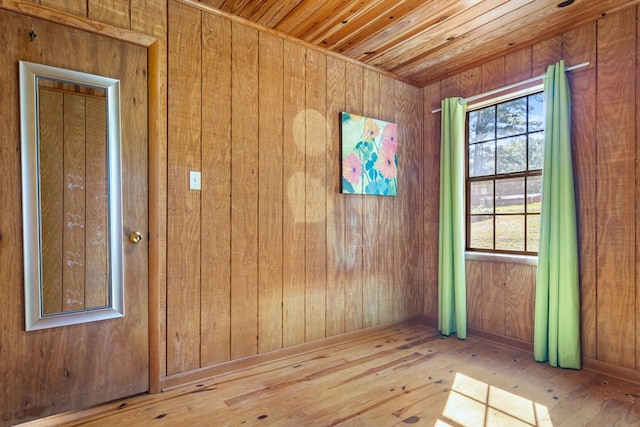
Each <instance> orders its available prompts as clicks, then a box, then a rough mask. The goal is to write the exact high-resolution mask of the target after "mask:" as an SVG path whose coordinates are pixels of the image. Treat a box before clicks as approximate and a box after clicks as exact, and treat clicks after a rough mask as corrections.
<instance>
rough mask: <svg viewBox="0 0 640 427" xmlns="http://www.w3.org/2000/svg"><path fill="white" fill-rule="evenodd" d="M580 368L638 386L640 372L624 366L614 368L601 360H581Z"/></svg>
mask: <svg viewBox="0 0 640 427" xmlns="http://www.w3.org/2000/svg"><path fill="white" fill-rule="evenodd" d="M582 368H583V369H584V370H586V371H591V372H597V373H599V374H602V375H607V376H610V377H613V378H617V379H620V380H624V381H628V382H630V383H634V384H639V385H640V371H638V370H636V369H631V368H625V367H624V366H616V365H613V364H611V363H607V362H603V361H601V360H596V359H590V358H586V357H585V358H583V359H582Z"/></svg>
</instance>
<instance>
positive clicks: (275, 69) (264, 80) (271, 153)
mask: <svg viewBox="0 0 640 427" xmlns="http://www.w3.org/2000/svg"><path fill="white" fill-rule="evenodd" d="M258 59H259V64H260V75H259V78H260V81H259V88H260V97H259V105H258V108H259V114H260V123H259V132H260V137H259V139H260V142H259V153H258V158H259V162H260V167H259V171H258V176H259V196H258V200H259V207H258V231H259V238H258V257H259V258H258V265H259V281H258V287H259V293H258V352H259V353H264V352H266V351H270V350H276V349H279V348H282V206H283V194H282V170H283V165H282V164H283V152H282V148H283V145H282V143H283V120H284V117H283V78H282V76H283V64H284V47H283V41H282V39H280V38H278V37H275V36H271V35H269V34H267V33H264V32H261V33H260V40H259V58H258ZM323 130H324V129H323Z"/></svg>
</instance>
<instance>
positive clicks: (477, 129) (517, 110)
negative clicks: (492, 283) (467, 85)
mask: <svg viewBox="0 0 640 427" xmlns="http://www.w3.org/2000/svg"><path fill="white" fill-rule="evenodd" d="M542 104H543V97H542V94H541V93H539V94H534V95H529V96H526V97H523V98H518V99H515V100H511V101H507V102H504V103H500V104H497V105H493V106H489V107H485V108H484V109H481V110H475V111H471V112H469V113H468V115H467V118H468V122H467V125H468V126H467V137H468V140H467V143H468V150H467V186H466V187H467V192H466V193H467V197H466V200H467V249H468V250H482V251H487V250H488V251H491V252H500V253H524V254H535V253H536V252H537V250H538V233H539V224H540V192H541V188H540V187H541V183H542V170H541V167H542V148H543V141H544V129H543V126H542V125H543V122H542Z"/></svg>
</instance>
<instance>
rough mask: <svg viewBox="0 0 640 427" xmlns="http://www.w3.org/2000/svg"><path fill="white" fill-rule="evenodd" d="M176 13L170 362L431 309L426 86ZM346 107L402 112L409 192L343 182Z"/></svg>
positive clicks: (262, 348) (205, 17) (172, 370)
mask: <svg viewBox="0 0 640 427" xmlns="http://www.w3.org/2000/svg"><path fill="white" fill-rule="evenodd" d="M168 28H169V39H168V52H169V53H168V70H169V74H168V79H169V91H168V117H169V128H168V153H169V159H168V171H169V172H168V175H169V182H168V221H167V223H168V236H167V245H168V251H167V253H168V255H167V343H166V344H167V371H166V374H167V375H168V376H176V375H179V374H181V373H185V372H189V371H193V370H195V369H198V368H203V367H207V366H211V365H214V364H217V363H221V362H225V361H229V360H237V359H240V358H243V357H246V356H250V355H254V354H258V353H262V352H267V351H271V350H275V349H280V348H284V347H288V346H291V345H295V344H300V343H304V342H309V341H313V340H316V339H320V338H324V337H327V336H332V335H336V334H340V333H344V332H349V331H355V330H358V329H362V328H364V327H370V326H375V325H379V324H381V323H389V322H393V321H398V320H402V319H407V318H410V317H415V316H418V315H420V314H421V313H422V304H421V302H422V300H423V297H422V280H423V271H422V262H423V261H422V257H421V256H420V253H421V252H420V251H421V249H420V248H421V244H422V238H421V237H422V233H423V227H422V213H421V212H422V205H423V201H422V197H423V194H422V191H421V187H422V179H423V173H422V164H421V159H422V142H423V137H422V122H421V118H422V102H421V95H422V91H421V89H419V88H416V87H413V86H410V85H408V84H406V83H403V82H400V81H397V80H394V79H392V78H390V77H388V76H385V75H382V74H381V73H378V72H376V71H372V70H370V69H367V68H365V67H363V66H360V65H357V64H354V63H352V62H349V61H346V60H343V59H340V58H336V57H334V56H328V55H327V54H325V53H321V52H319V51H317V50H314V49H311V48H308V47H306V46H305V45H303V44H301V43H296V42H294V41H290V40H285V39H282V38H280V37H277V36H276V35H274V34H273V33H271V32H269V31H261V30H258V29H254V28H252V27H248V26H245V25H243V24H240V23H237V22H230V21H229V20H228V19H226V18H224V17H221V16H217V15H213V14H211V13H209V12H207V11H205V10H200V9H197V8H194V7H193V6H190V5H186V4H183V3H180V2H176V1H170V2H169V13H168ZM340 111H350V112H354V113H359V114H369V115H372V116H374V117H378V118H381V119H383V120H388V121H396V122H398V123H399V125H400V126H399V129H400V134H399V144H398V145H399V161H400V167H399V170H400V177H399V183H400V185H399V194H398V196H397V197H374V196H353V195H351V196H346V195H342V194H340V193H339V189H340V169H341V161H340V146H339V112H340ZM190 171H201V172H202V183H203V188H202V191H195V190H190V189H189V180H188V176H189V172H190Z"/></svg>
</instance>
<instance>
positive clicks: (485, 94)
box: [431, 62, 590, 114]
mask: <svg viewBox="0 0 640 427" xmlns="http://www.w3.org/2000/svg"><path fill="white" fill-rule="evenodd" d="M589 64H590V63H589V62H583V63H582V64H578V65H573V66H571V67H567V68H565V72H567V71H573V70H577V69H578V68H584V67H586V66H588V65H589ZM546 76H547V73H543V74H540V75H539V76H536V77H531V78H530V79H527V80H523V81H521V82H518V83H513V84H510V85H508V86H504V87H501V88H498V89H494V90H490V91H488V92H484V93H480V94H478V95H473V96H470V97H468V98H462V99H460V103H461V104H462V103H464V102H473V101H475V100H476V99H480V98H484V97H486V96H491V95H494V94H496V93H500V92H504V91H505V90H509V89H513V88H516V87H519V86H523V85H526V84H528V83H533V82H537V81H538V80H542V79H543V78H545V77H546ZM440 111H442V108H438V109H436V110H433V111H431V113H432V114H433V113H438V112H440Z"/></svg>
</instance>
